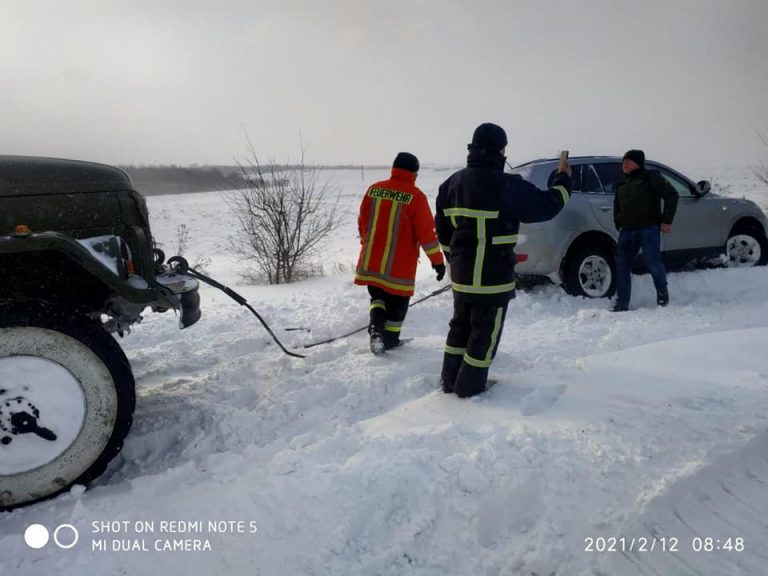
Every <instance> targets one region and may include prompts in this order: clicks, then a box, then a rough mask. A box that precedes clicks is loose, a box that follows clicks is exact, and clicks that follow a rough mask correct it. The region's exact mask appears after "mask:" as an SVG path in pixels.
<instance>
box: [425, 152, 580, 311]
mask: <svg viewBox="0 0 768 576" xmlns="http://www.w3.org/2000/svg"><path fill="white" fill-rule="evenodd" d="M570 189H571V179H570V178H569V177H568V176H567V175H565V174H558V175H557V177H556V179H555V182H554V184H553V186H552V188H549V189H548V190H540V189H539V188H537V187H536V186H534V185H533V184H531V183H530V182H526V181H525V180H523V179H522V178H521V177H520V176H516V175H512V174H505V173H504V157H503V156H501V155H498V154H494V155H485V154H478V153H475V152H472V153H470V155H469V157H468V159H467V168H464V169H463V170H460V171H458V172H456V173H454V174H453V175H452V176H450V177H449V178H448V179H447V180H446V181H445V182H443V183H442V184H441V185H440V189H439V193H438V195H437V210H436V211H435V223H436V226H437V234H438V237H439V239H440V244H441V246H442V247H443V250H444V251H445V253H446V255H447V257H448V262H450V270H451V280H452V282H453V290H454V292H455V293H456V294H457V297H459V298H461V299H463V300H465V301H467V302H478V303H485V304H487V305H489V306H490V305H501V304H503V303H504V302H506V301H508V300H509V299H510V298H513V297H514V293H515V262H516V256H515V250H514V247H515V244H516V243H517V233H518V229H519V227H520V222H542V221H545V220H549V219H551V218H554V217H555V216H556V215H557V214H558V212H560V210H561V209H562V208H563V206H564V205H565V203H566V202H567V201H568V199H569V197H570Z"/></svg>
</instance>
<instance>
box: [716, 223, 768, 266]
mask: <svg viewBox="0 0 768 576" xmlns="http://www.w3.org/2000/svg"><path fill="white" fill-rule="evenodd" d="M725 253H726V256H727V257H728V261H727V263H726V266H728V267H729V268H749V267H752V266H765V264H766V263H768V240H766V238H765V233H764V232H763V231H762V230H760V229H759V228H757V227H755V226H737V227H736V228H734V229H733V230H732V231H731V234H730V236H728V241H727V242H726V243H725Z"/></svg>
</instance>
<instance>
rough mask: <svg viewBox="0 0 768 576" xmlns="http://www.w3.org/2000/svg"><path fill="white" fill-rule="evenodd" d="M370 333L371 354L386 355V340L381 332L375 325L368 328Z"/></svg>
mask: <svg viewBox="0 0 768 576" xmlns="http://www.w3.org/2000/svg"><path fill="white" fill-rule="evenodd" d="M368 331H369V332H370V334H371V352H372V353H373V354H376V355H377V356H378V355H379V354H384V350H385V348H384V339H383V338H382V337H381V331H379V330H378V328H377V327H376V326H373V325H371V326H370V327H369V328H368Z"/></svg>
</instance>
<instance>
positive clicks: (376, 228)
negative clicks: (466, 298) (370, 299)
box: [355, 168, 443, 296]
mask: <svg viewBox="0 0 768 576" xmlns="http://www.w3.org/2000/svg"><path fill="white" fill-rule="evenodd" d="M415 181H416V174H414V173H413V172H409V171H407V170H402V169H400V168H392V176H391V177H390V178H389V179H388V180H383V181H381V182H376V183H375V184H373V185H372V186H371V187H370V188H368V190H367V192H366V193H365V196H364V197H363V201H362V202H361V204H360V214H359V216H358V219H357V226H358V231H359V232H360V241H361V243H362V246H361V248H360V256H359V258H358V260H357V270H356V274H355V284H360V285H371V286H378V287H379V288H381V289H382V290H384V291H386V292H389V293H390V294H395V295H397V296H411V295H413V289H414V285H415V279H416V264H417V263H418V259H419V246H421V247H422V248H423V249H424V252H425V253H426V254H427V256H428V257H429V260H430V262H431V263H432V264H433V265H434V264H442V263H443V255H442V253H441V251H440V245H439V244H438V242H437V235H436V234H435V221H434V218H433V217H432V212H431V210H430V209H429V202H427V197H426V196H425V195H424V193H423V192H422V191H421V190H419V189H418V188H417V187H416V186H415V184H414V183H415Z"/></svg>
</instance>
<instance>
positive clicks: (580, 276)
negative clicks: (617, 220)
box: [563, 244, 616, 298]
mask: <svg viewBox="0 0 768 576" xmlns="http://www.w3.org/2000/svg"><path fill="white" fill-rule="evenodd" d="M563 272H564V273H563V287H564V288H565V291H566V292H568V294H572V295H573V296H586V297H587V298H609V297H611V296H613V294H614V292H616V259H615V258H614V255H613V253H612V251H611V250H610V248H608V247H607V246H604V245H600V244H593V245H587V246H581V247H578V248H576V249H575V250H573V252H572V253H571V254H569V255H568V258H567V260H566V262H565V268H564V271H563Z"/></svg>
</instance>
